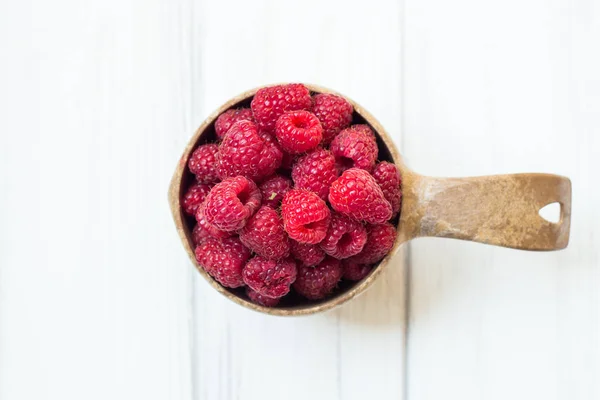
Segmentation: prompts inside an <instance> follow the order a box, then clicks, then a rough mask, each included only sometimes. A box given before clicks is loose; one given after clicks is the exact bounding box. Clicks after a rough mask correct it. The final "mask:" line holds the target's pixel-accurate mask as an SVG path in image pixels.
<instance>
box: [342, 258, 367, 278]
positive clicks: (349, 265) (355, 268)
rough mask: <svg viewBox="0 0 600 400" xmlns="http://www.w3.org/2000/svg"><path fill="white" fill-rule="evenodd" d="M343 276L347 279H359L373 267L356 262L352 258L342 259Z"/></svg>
mask: <svg viewBox="0 0 600 400" xmlns="http://www.w3.org/2000/svg"><path fill="white" fill-rule="evenodd" d="M342 269H343V270H344V275H343V278H344V279H347V280H349V281H360V280H362V279H363V278H364V277H365V276H367V275H369V272H371V270H372V269H373V266H372V265H366V264H358V263H356V262H354V261H352V260H344V261H342Z"/></svg>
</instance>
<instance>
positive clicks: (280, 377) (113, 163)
mask: <svg viewBox="0 0 600 400" xmlns="http://www.w3.org/2000/svg"><path fill="white" fill-rule="evenodd" d="M222 3H223V4H222ZM315 10H316V11H315ZM599 30H600V21H599V15H598V7H597V4H595V3H594V2H586V1H574V2H570V1H567V0H556V1H553V2H543V1H540V0H525V1H516V0H510V1H508V2H502V3H498V4H496V3H494V2H478V1H469V0H457V1H455V2H450V3H449V2H444V1H440V0H423V1H417V0H404V1H397V0H384V1H378V2H373V3H364V2H356V3H352V2H347V1H346V2H342V1H341V0H336V1H330V2H319V1H317V0H310V1H305V2H281V1H266V0H260V1H253V2H244V1H240V0H236V1H230V2H220V1H208V0H175V1H173V0H171V1H167V0H151V1H141V0H125V1H117V0H105V1H102V2H92V1H74V0H58V1H56V2H51V3H49V2H43V1H40V0H31V1H23V2H17V1H2V2H0V54H2V61H1V62H0V182H1V184H2V192H1V193H0V399H1V400H15V399H19V400H20V399H61V400H68V399H81V398H85V399H106V398H113V399H130V398H144V399H148V400H153V399H157V400H158V399H161V400H162V399H202V400H213V399H219V400H222V399H224V400H227V399H247V400H252V399H261V400H265V399H279V398H286V399H306V398H314V399H321V398H323V399H330V398H339V399H344V400H352V399H362V398H377V399H398V398H407V399H411V400H412V399H415V400H424V399H440V398H445V399H461V400H462V399H506V398H510V399H537V398H540V399H541V398H543V399H586V400H588V399H589V400H594V399H597V398H600V301H599V295H598V291H599V289H600V268H599V263H600V261H599V253H598V250H597V248H596V246H597V242H598V235H599V229H600V215H599V214H598V210H597V206H596V205H597V204H598V202H599V201H600V190H599V189H598V185H597V180H598V179H597V178H596V175H597V171H598V170H600V162H599V161H598V159H597V158H598V156H597V155H598V154H599V153H600V143H599V140H598V138H597V131H598V130H600V79H599V73H598V71H600V61H599V58H598V57H599V55H598V51H597V48H598V44H599V43H600V35H599V34H600V31H599ZM278 81H307V82H314V83H318V84H322V85H324V86H329V87H332V88H334V89H336V90H339V91H341V92H342V93H345V94H347V95H348V96H350V97H352V98H353V99H355V100H357V101H358V102H359V103H361V104H362V105H363V106H365V107H366V108H367V109H368V110H369V111H371V112H372V113H373V114H374V115H375V116H376V117H377V118H379V119H380V121H381V122H382V124H383V125H384V126H385V127H386V128H387V129H388V131H389V132H390V133H391V134H392V135H393V136H394V139H395V140H396V143H397V144H398V145H400V146H401V152H402V153H403V154H404V156H405V157H406V159H407V162H408V164H409V165H410V166H411V167H413V168H414V169H415V170H417V171H419V172H422V173H427V174H432V175H456V176H460V175H479V174H490V173H510V172H525V171H546V172H555V173H560V174H564V175H567V176H570V177H571V178H572V180H573V191H574V198H573V221H572V237H571V244H570V247H569V249H567V250H566V251H564V252H559V253H527V252H520V251H514V250H506V249H499V248H493V247H486V246H483V245H476V244H470V243H464V242H458V241H451V240H434V239H421V240H419V241H416V242H414V243H413V244H411V246H410V249H409V251H408V253H409V257H408V259H409V261H410V266H409V270H410V280H409V283H410V285H409V286H410V292H409V293H407V292H406V290H405V284H406V283H407V282H406V280H405V278H404V277H405V266H404V265H403V259H404V254H399V255H398V257H397V258H396V262H395V264H396V265H393V266H391V268H390V269H389V270H388V271H387V273H386V274H385V275H384V277H383V278H382V279H381V280H380V282H378V283H377V284H376V285H375V287H374V288H372V289H371V290H370V291H369V292H367V293H366V294H365V295H363V296H361V297H360V298H358V299H356V300H355V301H353V302H352V303H350V304H347V305H346V306H344V307H342V308H341V309H339V310H334V311H332V312H329V313H326V314H323V315H319V316H313V317H303V318H298V319H283V318H275V317H267V316H263V315H259V314H256V313H251V312H249V311H246V310H243V309H240V308H239V307H237V306H235V305H233V304H230V303H229V302H227V301H226V300H225V299H223V298H221V297H220V296H218V295H217V294H216V293H214V292H213V291H212V290H211V288H210V287H209V286H208V285H207V284H206V283H205V282H204V281H202V280H201V279H200V278H199V276H198V275H197V274H196V273H195V272H194V270H193V269H192V267H191V264H190V262H189V261H188V260H187V259H186V256H185V254H184V252H183V250H182V248H181V245H180V244H179V243H178V239H177V237H176V234H175V231H174V228H173V226H172V223H171V221H170V219H169V213H168V207H167V202H166V188H167V184H168V180H169V177H170V174H171V172H172V170H173V168H174V166H175V163H176V160H177V159H178V157H179V154H180V151H181V149H182V148H183V146H184V145H185V143H186V142H187V140H188V138H189V137H190V136H191V134H192V132H193V130H194V129H195V127H196V126H197V125H199V124H200V122H201V121H202V120H203V118H205V117H206V116H207V115H208V113H210V112H211V111H212V110H213V109H215V108H216V107H218V106H219V105H220V104H221V103H223V102H224V101H226V100H227V99H228V98H229V97H231V96H233V95H235V94H237V93H239V92H241V91H243V90H245V89H247V88H250V87H254V86H256V85H260V84H263V83H271V82H278ZM400 133H402V136H401V135H400ZM407 294H408V295H409V298H408V301H407V302H405V300H404V299H405V296H406V295H407ZM405 309H406V310H408V311H409V314H407V313H406V312H405ZM407 318H408V320H409V321H410V325H409V327H408V339H406V337H405V323H404V321H405V320H406V319H407ZM405 349H406V350H405ZM406 354H408V357H407V360H408V365H407V368H406V369H405V366H404V361H405V355H406ZM405 376H406V377H408V379H407V380H406V382H405Z"/></svg>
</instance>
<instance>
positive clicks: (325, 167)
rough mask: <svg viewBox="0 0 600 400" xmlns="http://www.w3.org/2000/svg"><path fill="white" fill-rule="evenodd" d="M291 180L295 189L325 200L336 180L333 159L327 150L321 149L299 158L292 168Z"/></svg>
mask: <svg viewBox="0 0 600 400" xmlns="http://www.w3.org/2000/svg"><path fill="white" fill-rule="evenodd" d="M292 179H293V180H294V185H295V187H296V188H297V189H306V190H310V191H312V192H315V193H316V194H317V195H319V197H320V198H322V199H323V200H327V196H328V195H329V188H330V187H331V184H332V183H333V181H335V180H336V179H337V170H336V167H335V157H333V154H332V153H331V152H330V151H329V150H323V149H316V150H314V151H313V152H311V153H308V154H306V155H305V156H302V157H300V158H299V159H298V161H297V162H296V164H294V166H293V168H292Z"/></svg>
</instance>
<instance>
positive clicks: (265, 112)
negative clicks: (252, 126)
mask: <svg viewBox="0 0 600 400" xmlns="http://www.w3.org/2000/svg"><path fill="white" fill-rule="evenodd" d="M311 106H312V99H311V98H310V92H309V90H308V88H307V87H306V86H304V85H302V84H300V83H291V84H288V85H277V86H270V87H266V88H262V89H259V90H258V91H257V92H256V94H255V95H254V98H253V99H252V103H251V105H250V107H251V108H252V113H253V114H254V119H255V120H256V123H257V124H258V126H259V127H260V128H261V129H262V130H264V131H265V132H273V131H274V129H275V123H276V122H277V119H279V117H280V116H281V115H283V113H285V112H286V111H295V110H308V109H310V107H311Z"/></svg>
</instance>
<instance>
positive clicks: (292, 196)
mask: <svg viewBox="0 0 600 400" xmlns="http://www.w3.org/2000/svg"><path fill="white" fill-rule="evenodd" d="M281 216H282V217H283V227H284V228H285V231H286V232H287V233H288V235H289V236H290V238H292V239H294V240H296V241H298V242H300V243H308V244H317V243H319V242H320V241H321V240H323V238H324V237H325V234H326V233H327V227H328V226H329V218H330V212H329V208H327V204H325V202H324V201H323V200H321V198H320V197H319V196H317V195H316V194H314V193H313V192H309V191H307V190H298V189H292V190H290V191H289V192H287V193H286V194H285V196H284V198H283V201H282V203H281Z"/></svg>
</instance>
